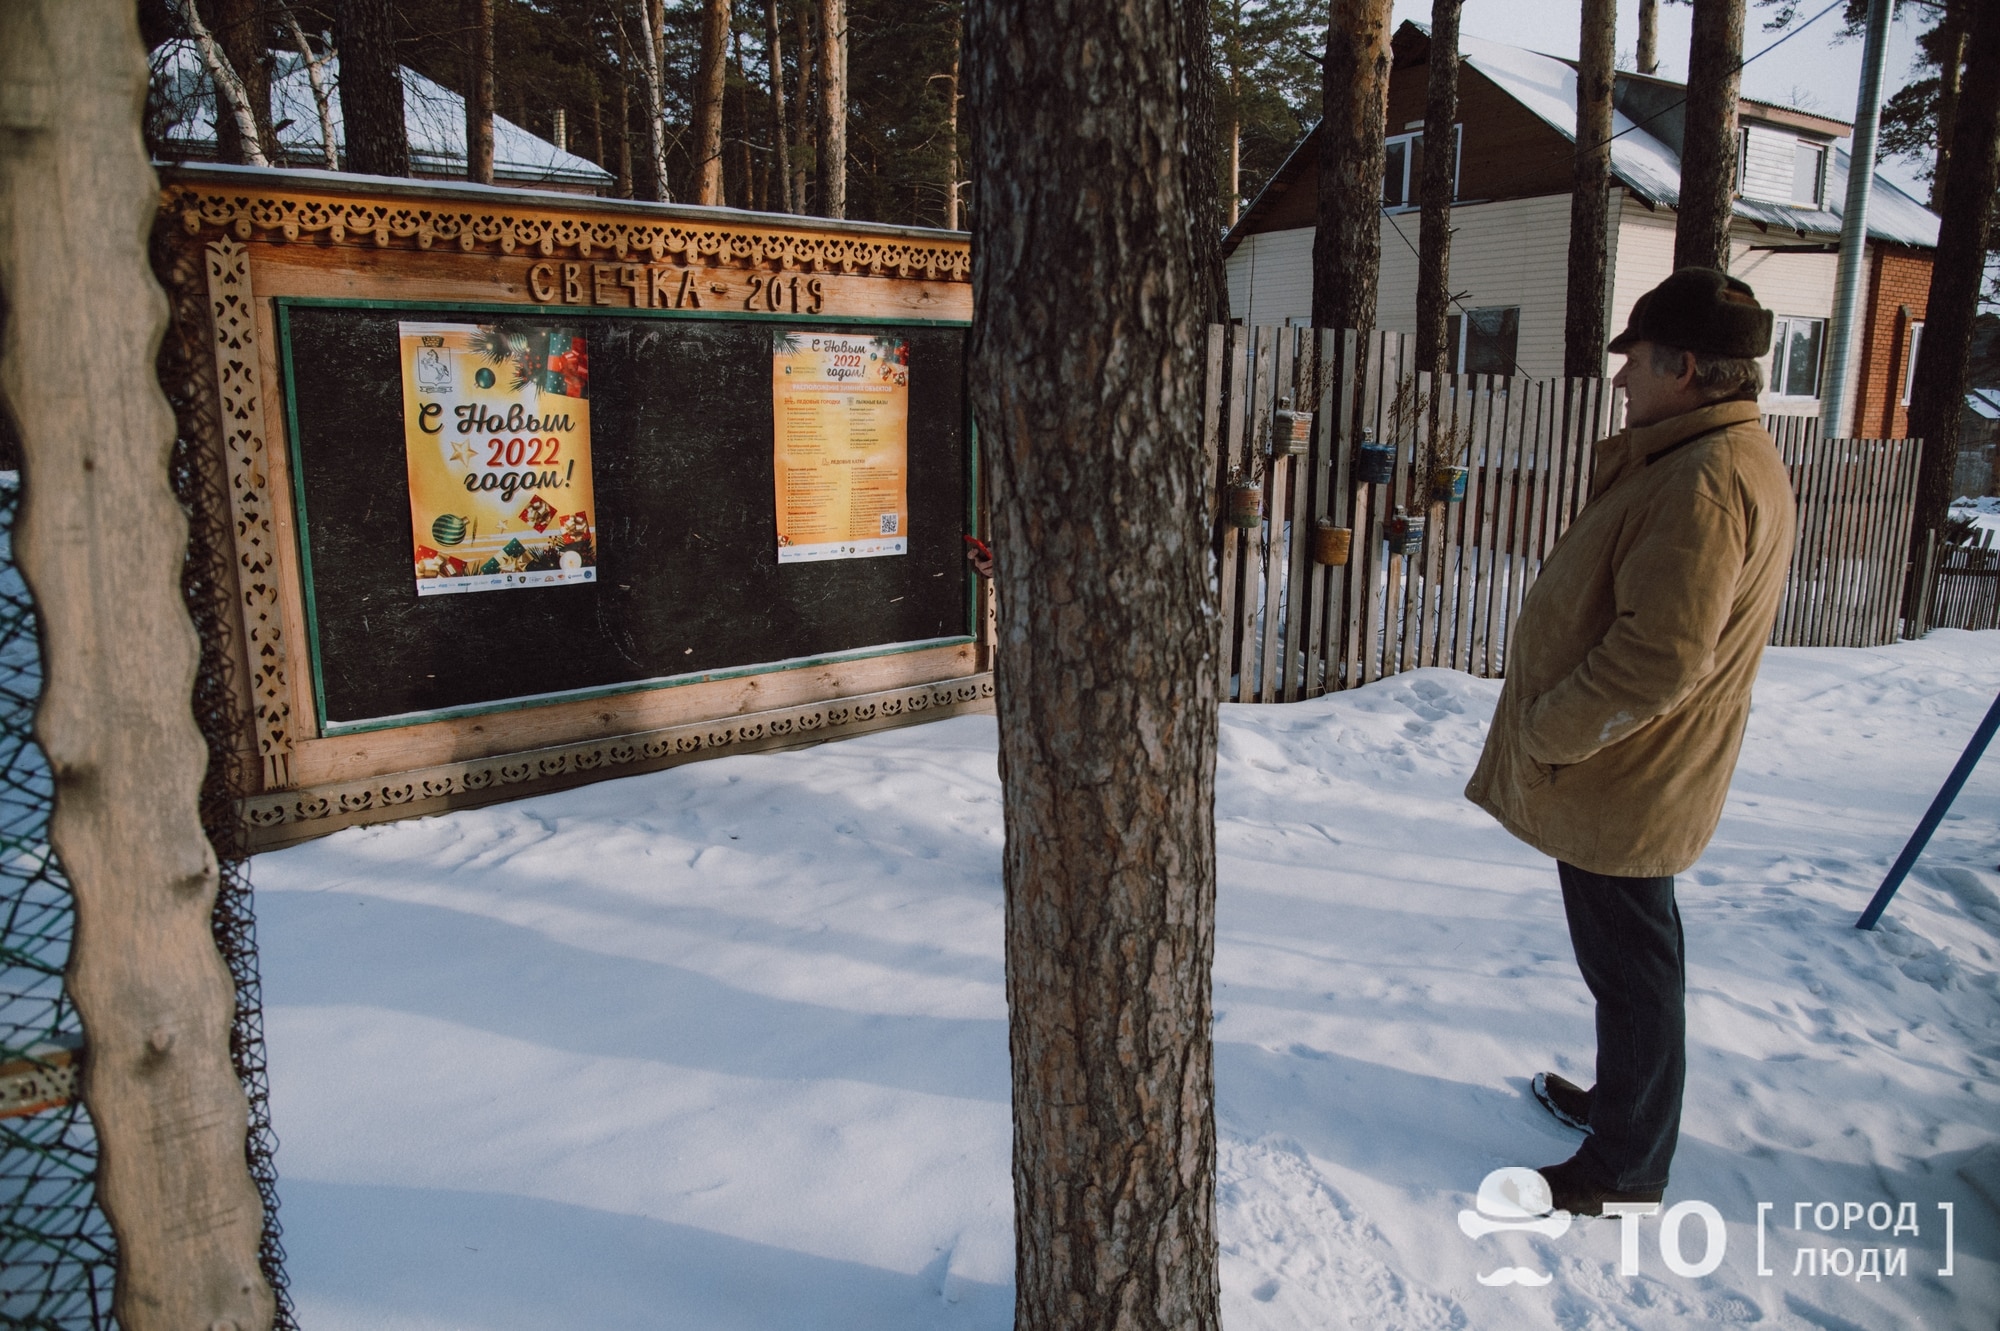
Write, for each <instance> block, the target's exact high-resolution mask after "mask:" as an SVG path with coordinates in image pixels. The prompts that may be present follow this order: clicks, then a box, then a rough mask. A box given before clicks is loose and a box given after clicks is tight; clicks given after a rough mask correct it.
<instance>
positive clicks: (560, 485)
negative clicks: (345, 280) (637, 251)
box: [399, 323, 597, 596]
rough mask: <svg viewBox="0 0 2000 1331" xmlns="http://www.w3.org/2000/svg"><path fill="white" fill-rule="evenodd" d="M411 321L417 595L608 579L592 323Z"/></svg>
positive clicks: (406, 345) (408, 361) (405, 341)
mask: <svg viewBox="0 0 2000 1331" xmlns="http://www.w3.org/2000/svg"><path fill="white" fill-rule="evenodd" d="M399 328H400V331H401V336H402V349H403V440H404V449H405V453H406V455H407V460H408V464H409V474H410V527H411V538H412V543H413V544H414V546H415V574H416V584H417V595H419V596H442V595H446V594H449V593H453V592H491V591H508V590H515V589H519V588H523V587H546V586H549V585H551V584H560V583H575V582H595V581H596V580H597V539H596V530H595V528H594V526H593V525H592V515H593V514H594V513H595V512H596V504H595V502H594V501H593V499H592V496H591V489H590V358H589V355H588V353H587V352H586V350H585V347H584V339H583V335H582V333H580V332H578V331H576V330H575V329H571V328H563V327H559V326H556V325H550V324H527V323H520V324H516V323H503V324H430V323H405V324H401V325H399Z"/></svg>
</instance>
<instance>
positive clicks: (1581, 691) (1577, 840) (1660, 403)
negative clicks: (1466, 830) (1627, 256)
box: [1465, 268, 1794, 1215]
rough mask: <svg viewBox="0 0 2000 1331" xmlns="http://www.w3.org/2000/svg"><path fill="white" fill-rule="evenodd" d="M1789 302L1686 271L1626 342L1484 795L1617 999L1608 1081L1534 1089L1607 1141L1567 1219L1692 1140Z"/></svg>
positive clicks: (1602, 997) (1505, 701) (1581, 1153)
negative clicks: (1701, 944) (1688, 1105)
mask: <svg viewBox="0 0 2000 1331" xmlns="http://www.w3.org/2000/svg"><path fill="white" fill-rule="evenodd" d="M1770 345H1771V312H1770V311H1769V310H1766V309H1764V308H1762V307H1761V306H1759V305H1758V304H1757V298H1756V296H1755V294H1754V293H1753V292H1752V291H1751V290H1750V288H1749V287H1748V286H1747V285H1745V284H1744V283H1743V282H1741V281H1738V280H1737V279H1735V278H1733V277H1729V276H1727V275H1726V274H1723V273H1720V272H1717V271H1715V270H1713V269H1708V268H1683V269H1681V270H1680V271H1678V272H1676V273H1674V274H1673V275H1672V276H1671V277H1669V278H1668V279H1667V280H1666V281H1664V282H1662V283H1661V284H1660V285H1659V286H1657V287H1655V288H1654V289H1653V290H1651V291H1649V292H1647V293H1646V294H1645V295H1643V296H1641V297H1639V300H1638V302H1637V303H1636V304H1635V305H1634V306H1633V307H1632V316H1631V320H1630V322H1629V323H1628V325H1627V327H1626V329H1625V331H1624V332H1622V333H1620V334H1619V335H1618V336H1617V337H1616V338H1614V339H1613V340H1612V342H1611V346H1610V349H1611V350H1612V351H1614V352H1620V353H1623V354H1624V356H1625V358H1626V359H1625V364H1624V367H1623V368H1621V369H1620V370H1619V371H1618V375H1617V377H1616V378H1615V379H1614V380H1613V381H1612V382H1613V383H1615V384H1617V385H1619V386H1621V387H1623V388H1624V389H1625V394H1626V410H1625V415H1626V428H1625V429H1624V430H1622V431H1620V432H1619V433H1617V434H1615V435H1612V436H1611V437H1610V438H1608V439H1605V440H1603V441H1601V442H1600V443H1599V444H1598V445H1597V456H1596V469H1595V474H1594V478H1593V480H1592V482H1591V489H1592V494H1591V499H1590V502H1589V504H1588V505H1586V506H1585V508H1584V509H1583V511H1582V512H1581V513H1579V514H1578V515H1577V518H1576V521H1575V522H1574V523H1572V524H1571V525H1570V529H1569V531H1568V532H1567V533H1565V534H1564V536H1563V538H1562V540H1561V541H1560V542H1558V543H1557V545H1556V548H1555V549H1554V550H1553V551H1551V552H1550V554H1549V557H1548V560H1547V561H1546V562H1545V563H1544V564H1543V565H1542V572H1541V576H1540V577H1539V578H1538V579H1537V580H1536V582H1535V585H1534V588H1533V590H1532V591H1530V593H1529V594H1528V598H1527V601H1526V602H1525V603H1524V604H1523V605H1522V607H1521V616H1520V620H1519V622H1518V625H1517V626H1516V628H1515V630H1514V633H1513V634H1512V635H1511V636H1510V638H1509V641H1508V644H1507V647H1508V650H1507V682H1506V685H1505V687H1504V688H1502V689H1501V691H1500V702H1499V706H1498V709H1497V710H1496V711H1495V713H1494V717H1493V726H1492V729H1491V730H1490V731H1489V732H1488V734H1487V737H1486V748H1485V751H1484V752H1483V753H1482V754H1481V755H1480V758H1479V766H1478V769H1477V770H1476V771H1475V772H1474V773H1473V775H1472V781H1471V783H1470V784H1469V785H1468V786H1467V787H1466V791H1465V793H1466V796H1467V798H1469V799H1471V800H1472V801H1473V802H1474V803H1476V804H1478V805H1479V806H1480V807H1481V808H1484V809H1485V810H1486V811H1487V812H1489V813H1491V814H1492V815H1493V816H1494V817H1495V818H1498V819H1499V820H1500V822H1501V823H1502V824H1503V825H1504V826H1505V827H1506V828H1507V830H1508V831H1510V832H1512V833H1513V834H1514V835H1515V836H1517V837H1520V838H1521V839H1522V840H1523V841H1526V842H1527V843H1528V844H1529V845H1531V846H1534V847H1535V848H1536V849H1537V850H1540V851H1542V852H1543V853H1544V854H1547V855H1550V856H1553V857H1554V858H1555V860H1556V861H1557V864H1556V869H1557V873H1558V876H1559V877H1560V879H1561V882H1562V894H1563V909H1564V911H1565V913H1566V914H1567V915H1568V917H1569V931H1570V941H1571V943H1572V945H1573V946H1574V948H1575V950H1576V961H1577V968H1578V969H1579V970H1581V971H1582V972H1583V979H1584V983H1585V984H1586V985H1588V986H1589V988H1590V993H1591V996H1592V997H1593V998H1594V999H1596V1001H1597V1084H1596V1086H1595V1087H1593V1088H1592V1089H1591V1090H1588V1091H1586V1090H1583V1089H1581V1088H1580V1087H1577V1086H1574V1085H1571V1084H1570V1083H1569V1082H1567V1081H1564V1080H1563V1079H1562V1078H1560V1077H1557V1076H1555V1075H1553V1074H1551V1073H1543V1074H1540V1075H1538V1076H1537V1077H1536V1078H1535V1081H1534V1090H1535V1094H1536V1096H1537V1098H1539V1099H1540V1100H1541V1101H1542V1103H1543V1104H1544V1105H1546V1106H1548V1108H1549V1110H1550V1112H1552V1113H1554V1114H1555V1115H1556V1117H1558V1118H1559V1119H1561V1120H1562V1121H1563V1122H1565V1123H1567V1124H1569V1125H1570V1126H1572V1127H1578V1128H1582V1129H1583V1130H1584V1131H1585V1132H1587V1133H1588V1134H1589V1136H1587V1137H1586V1138H1585V1139H1584V1142H1583V1145H1582V1147H1581V1149H1579V1150H1578V1151H1577V1153H1576V1155H1575V1156H1574V1157H1573V1158H1571V1159H1569V1160H1567V1161H1564V1162H1563V1163H1562V1164H1559V1165H1551V1166H1548V1167H1547V1168H1545V1169H1543V1170H1542V1171H1541V1173H1542V1175H1543V1177H1545V1178H1546V1179H1547V1180H1548V1183H1549V1190H1550V1193H1551V1195H1552V1197H1553V1200H1554V1205H1555V1208H1556V1209H1557V1210H1563V1211H1569V1212H1571V1213H1572V1214H1576V1215H1601V1214H1602V1213H1603V1207H1604V1204H1605V1203H1606V1202H1614V1203H1615V1202H1639V1203H1644V1202H1657V1201H1659V1200H1660V1197H1661V1195H1662V1194H1663V1192H1664V1191H1665V1188H1666V1184H1667V1170H1668V1166H1669V1165H1670V1164H1671V1163H1672V1161H1673V1155H1674V1146H1675V1144H1676V1142H1677V1141H1678V1139H1679V1136H1680V1117H1681V1090H1682V1086H1683V1084H1684V1082H1685V1080H1686V1074H1687V1050H1686V1028H1687V1019H1686V983H1687V981H1686V964H1685V960H1684V955H1683V944H1682V938H1681V920H1680V911H1679V909H1678V908H1677V907H1676V905H1675V903H1674V878H1673V876H1674V875H1675V874H1677V873H1679V872H1681V871H1683V870H1685V869H1686V868H1688V866H1690V865H1691V864H1693V863H1694V862H1695V860H1696V859H1697V858H1699V857H1700V855H1701V852H1702V850H1703V848H1704V847H1705V846H1707V844H1708V840H1709V838H1710V837H1711V836H1712V835H1713V834H1714V832H1715V825H1716V822H1717V821H1718V819H1720V817H1721V816H1722V803H1723V799H1724V797H1725V796H1726V795H1727V794H1728V791H1729V778H1730V774H1731V773H1732V772H1733V771H1734V769H1735V766H1736V755H1737V751H1738V748H1739V746H1740V745H1741V743H1742V739H1743V726H1744V722H1745V721H1746V719H1747V718H1748V716H1749V713H1750V685H1751V681H1752V680H1753V679H1754V678H1755V677H1756V674H1757V662H1758V660H1759V658H1760V657H1761V656H1762V655H1763V651H1764V643H1765V642H1766V640H1768V639H1769V638H1770V636H1771V623H1772V620H1773V619H1774V618H1775V616H1776V614H1777V608H1778V598H1779V595H1780V593H1781V592H1782V590H1783V588H1784V582H1785V574H1786V570H1787V568H1788V566H1789V564H1790V562H1791V553H1792V535H1793V522H1794V501H1793V497H1792V487H1791V482H1790V480H1789V478H1788V477H1787V476H1786V473H1785V468H1784V465H1783V463H1782V462H1780V460H1779V458H1778V452H1777V448H1776V447H1775V446H1774V445H1773V443H1772V442H1771V437H1770V436H1769V435H1768V434H1766V433H1765V432H1764V430H1763V428H1762V427H1761V426H1760V425H1759V423H1758V419H1757V394H1758V391H1759V390H1760V389H1761V388H1762V386H1763V372H1762V369H1761V367H1760V366H1759V365H1758V363H1757V361H1758V358H1759V357H1761V356H1763V355H1764V354H1765V353H1766V352H1767V351H1769V350H1770Z"/></svg>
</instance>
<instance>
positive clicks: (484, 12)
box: [465, 0, 493, 185]
mask: <svg viewBox="0 0 2000 1331" xmlns="http://www.w3.org/2000/svg"><path fill="white" fill-rule="evenodd" d="M465 10H466V12H465V25H466V27H467V28H468V29H469V30H470V32H471V37H472V71H471V73H472V77H471V78H470V79H468V80H467V81H466V93H465V174H466V178H467V179H469V180H473V181H476V182H477V183H479V184H481V185H491V184H492V183H493V0H466V6H465Z"/></svg>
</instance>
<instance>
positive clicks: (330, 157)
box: [285, 6, 340, 171]
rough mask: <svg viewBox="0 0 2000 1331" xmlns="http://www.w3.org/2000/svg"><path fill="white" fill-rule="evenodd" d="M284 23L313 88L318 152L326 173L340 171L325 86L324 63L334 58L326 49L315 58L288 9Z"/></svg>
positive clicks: (331, 99) (291, 11)
mask: <svg viewBox="0 0 2000 1331" xmlns="http://www.w3.org/2000/svg"><path fill="white" fill-rule="evenodd" d="M285 22H286V24H287V25H288V26H289V27H290V28H291V30H292V41H293V42H294V43H295V44H296V45H297V46H298V48H299V59H300V60H301V61H303V62H304V64H305V67H306V82H307V83H308V84H310V85H311V87H312V97H313V107H314V109H315V110H317V111H318V112H319V145H320V152H321V154H322V157H323V159H324V160H325V162H326V169H327V170H329V171H338V170H340V143H339V138H338V136H337V135H336V134H335V133H334V128H333V94H331V93H330V92H328V91H327V87H326V62H327V61H328V60H331V59H332V58H333V52H332V51H331V50H328V51H327V52H326V53H325V54H324V55H314V54H313V49H312V43H311V42H310V41H308V40H307V39H306V30H305V29H304V28H302V27H300V26H299V16H298V15H297V14H296V13H295V12H293V10H292V9H291V8H290V7H289V6H287V7H286V9H285Z"/></svg>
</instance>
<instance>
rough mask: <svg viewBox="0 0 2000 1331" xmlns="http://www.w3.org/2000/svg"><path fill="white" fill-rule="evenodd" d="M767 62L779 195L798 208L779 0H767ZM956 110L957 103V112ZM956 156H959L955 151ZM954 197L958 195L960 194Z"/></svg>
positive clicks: (785, 208) (789, 206) (790, 209)
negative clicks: (794, 198)
mask: <svg viewBox="0 0 2000 1331" xmlns="http://www.w3.org/2000/svg"><path fill="white" fill-rule="evenodd" d="M764 63H765V65H766V66H767V67H768V68H769V69H770V71H771V143H772V145H773V146H774V147H775V148H776V149H777V152H778V199H779V203H780V206H781V207H782V209H783V211H785V212H788V213H789V212H795V211H797V210H796V209H795V208H794V207H793V203H792V145H791V141H790V138H789V137H788V134H787V131H786V128H785V49H784V38H783V35H782V34H781V33H780V31H779V27H778V0H764ZM957 74H958V67H957V66H956V65H954V66H953V67H952V78H953V84H952V86H953V89H954V91H956V88H957ZM956 114H957V111H956V104H954V110H953V115H954V116H955V115H956ZM954 142H955V141H954ZM952 160H953V161H956V160H957V153H956V152H955V151H954V153H953V154H952ZM953 197H954V199H955V198H956V195H955V194H954V196H953Z"/></svg>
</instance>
